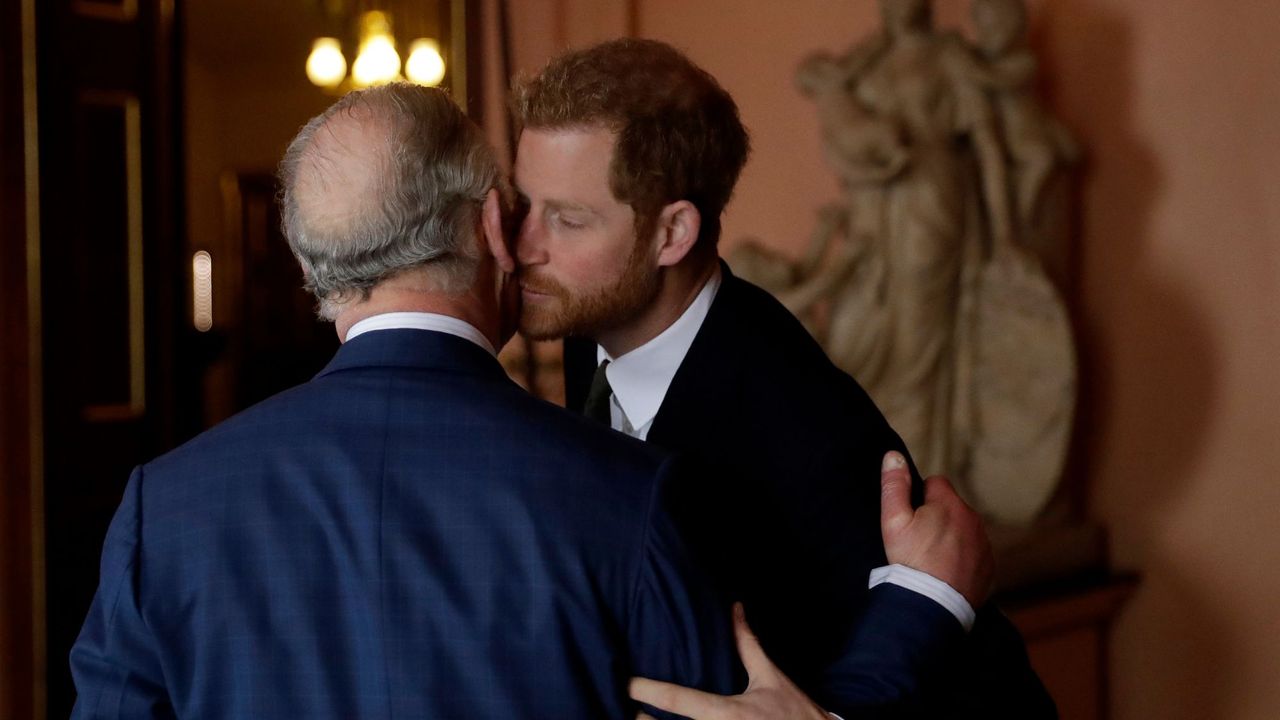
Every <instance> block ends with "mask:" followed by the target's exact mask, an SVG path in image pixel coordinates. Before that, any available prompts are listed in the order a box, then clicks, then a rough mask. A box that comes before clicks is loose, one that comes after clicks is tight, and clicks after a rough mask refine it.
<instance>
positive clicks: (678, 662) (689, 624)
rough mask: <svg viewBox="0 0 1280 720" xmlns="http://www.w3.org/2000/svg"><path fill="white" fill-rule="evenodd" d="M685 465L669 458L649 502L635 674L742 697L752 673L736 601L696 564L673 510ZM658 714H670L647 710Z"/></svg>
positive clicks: (633, 649) (634, 626)
mask: <svg viewBox="0 0 1280 720" xmlns="http://www.w3.org/2000/svg"><path fill="white" fill-rule="evenodd" d="M682 467H683V466H682V465H680V464H678V463H674V462H672V461H668V462H667V463H666V464H665V465H664V467H663V471H662V473H661V476H660V478H659V481H658V483H657V487H656V489H655V491H654V496H653V498H652V500H651V508H650V512H649V522H648V527H647V529H646V537H645V541H644V548H643V551H642V552H643V557H642V559H641V562H640V569H639V573H638V578H637V582H636V587H635V597H634V601H633V603H632V611H631V622H630V627H629V628H628V644H629V647H630V653H631V662H632V668H631V670H632V673H633V674H634V675H637V676H640V677H646V678H650V679H653V680H663V681H666V682H673V683H677V684H679V685H683V686H686V687H693V688H698V689H700V690H705V691H708V692H714V693H717V694H721V695H728V694H734V693H737V692H741V691H742V689H743V688H745V686H746V673H745V671H744V670H743V669H742V666H741V664H740V663H739V661H738V655H737V651H736V649H735V645H734V639H733V628H732V619H731V606H730V603H729V602H728V601H727V600H726V599H725V598H724V597H723V595H721V594H720V593H719V592H718V591H716V590H715V589H713V586H712V584H711V582H710V581H709V580H708V579H707V576H706V575H705V574H704V573H703V572H701V571H700V569H699V568H698V567H696V566H695V563H694V561H693V560H692V558H691V555H690V553H689V552H688V550H687V546H686V544H685V540H684V538H682V536H681V535H680V534H679V532H678V531H677V529H676V525H675V523H674V522H673V521H672V518H671V514H670V512H669V509H668V504H669V502H670V500H669V495H668V492H667V486H668V485H669V484H671V483H673V482H674V483H677V484H678V483H680V482H681V481H680V479H679V478H677V477H675V476H676V475H677V474H679V473H682V472H684V470H683V469H681V468H682ZM647 711H648V712H649V714H651V715H653V716H654V717H671V716H670V715H667V714H665V713H660V712H657V711H655V710H653V709H647Z"/></svg>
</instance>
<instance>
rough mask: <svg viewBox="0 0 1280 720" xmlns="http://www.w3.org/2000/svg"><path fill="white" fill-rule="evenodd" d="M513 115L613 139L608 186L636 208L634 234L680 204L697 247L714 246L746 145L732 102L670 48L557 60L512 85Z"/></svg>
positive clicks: (521, 123) (591, 52)
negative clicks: (599, 131) (603, 131)
mask: <svg viewBox="0 0 1280 720" xmlns="http://www.w3.org/2000/svg"><path fill="white" fill-rule="evenodd" d="M512 111H513V113H514V115H515V122H516V124H517V126H518V127H519V128H520V129H524V128H534V129H550V130H556V129H565V128H581V127H592V126H598V127H605V128H608V129H609V130H612V131H613V132H615V133H617V136H618V141H617V148H616V150H615V152H614V157H613V160H612V164H611V166H610V170H609V176H610V177H609V186H610V189H611V190H612V191H613V194H614V196H615V197H616V198H618V200H620V201H622V202H625V203H627V204H629V205H631V207H632V208H633V209H634V210H635V213H636V223H637V231H638V232H639V233H640V234H641V235H645V234H647V232H646V231H647V230H648V229H649V228H648V226H647V224H648V223H651V222H652V221H654V220H655V219H656V216H657V213H658V211H659V210H661V208H662V207H663V206H664V205H666V204H668V203H671V202H675V201H677V200H688V201H689V202H691V203H693V204H694V206H695V207H697V208H698V213H699V215H700V216H701V221H702V225H701V232H700V233H699V238H698V245H699V246H700V247H702V248H704V249H712V248H714V247H715V245H716V242H717V241H718V240H719V237H720V214H721V213H722V212H723V211H724V207H725V205H727V204H728V202H729V198H730V196H732V194H733V187H734V185H735V184H737V181H738V175H739V174H740V173H741V171H742V167H743V165H745V164H746V161H747V154H748V153H749V151H750V143H749V141H748V138H747V131H746V129H745V128H744V127H743V126H742V121H741V119H740V118H739V117H738V107H737V105H736V104H734V102H733V98H732V97H730V96H729V93H727V92H725V90H724V88H722V87H720V84H719V83H717V82H716V80H715V78H713V77H711V75H710V74H708V73H707V72H706V71H705V70H703V69H701V68H699V67H698V66H697V65H694V64H693V62H692V61H691V60H689V58H687V57H685V56H684V55H683V54H681V53H680V52H679V51H678V50H676V49H675V48H673V47H671V46H670V45H667V44H665V43H661V42H658V41H655V40H641V39H635V38H627V39H622V40H612V41H609V42H606V43H602V44H600V45H596V46H594V47H590V48H586V49H584V50H577V51H573V52H569V53H565V54H563V55H561V56H559V57H557V58H555V59H553V60H552V61H551V62H550V63H549V64H548V65H547V67H546V68H544V69H543V70H542V72H541V73H539V74H538V75H536V76H534V77H532V78H522V79H520V80H518V81H517V82H516V85H515V87H514V91H513V94H512Z"/></svg>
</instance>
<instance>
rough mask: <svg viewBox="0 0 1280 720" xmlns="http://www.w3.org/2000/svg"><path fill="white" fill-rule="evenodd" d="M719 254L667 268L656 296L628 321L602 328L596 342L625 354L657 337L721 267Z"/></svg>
mask: <svg viewBox="0 0 1280 720" xmlns="http://www.w3.org/2000/svg"><path fill="white" fill-rule="evenodd" d="M718 262H719V260H718V257H717V256H716V255H714V254H712V255H711V256H710V257H708V258H703V257H699V258H692V257H690V258H686V259H685V261H684V262H681V263H679V264H677V265H675V266H673V267H669V268H664V269H663V271H662V275H661V279H660V280H659V285H658V294H657V297H655V298H654V299H653V301H652V302H650V303H649V304H648V305H647V306H645V308H644V310H642V311H641V312H640V314H639V315H637V316H636V317H635V318H633V319H632V320H630V321H629V322H627V323H625V324H623V325H620V326H618V327H616V328H612V329H610V330H609V331H607V332H603V333H601V334H600V336H599V337H597V338H596V342H598V343H600V346H601V347H603V348H604V349H605V352H607V353H609V355H611V356H612V357H615V358H616V357H619V356H622V355H625V354H627V353H629V352H631V351H632V350H635V349H636V348H638V347H640V346H641V345H644V344H645V343H647V342H649V341H650V340H652V339H654V338H656V337H658V336H659V335H661V334H662V332H663V331H664V330H666V329H667V328H669V327H671V325H672V323H674V322H675V321H676V320H679V319H680V316H681V315H683V314H684V312H685V310H688V309H689V306H690V305H692V304H693V301H694V298H696V297H698V293H699V292H701V291H702V288H703V286H704V285H706V284H707V281H708V280H710V279H711V276H712V275H714V274H715V272H716V268H718V267H719V264H718Z"/></svg>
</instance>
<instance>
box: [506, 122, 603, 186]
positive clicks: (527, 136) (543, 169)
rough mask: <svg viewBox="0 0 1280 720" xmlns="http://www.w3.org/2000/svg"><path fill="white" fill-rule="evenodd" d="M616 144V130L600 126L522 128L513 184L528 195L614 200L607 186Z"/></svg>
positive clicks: (517, 148)
mask: <svg viewBox="0 0 1280 720" xmlns="http://www.w3.org/2000/svg"><path fill="white" fill-rule="evenodd" d="M616 144H617V133H615V132H613V131H612V130H609V129H607V128H603V127H574V128H556V129H541V128H528V129H525V130H524V131H523V132H521V133H520V141H519V144H518V145H517V147H516V163H515V173H514V174H515V184H516V187H517V188H518V189H519V190H520V192H522V193H524V194H526V195H528V196H530V197H534V194H535V193H536V195H537V196H538V197H546V198H554V199H560V200H566V201H569V200H573V201H577V202H589V201H594V202H604V201H613V202H617V200H616V198H614V197H613V192H612V191H611V190H610V189H609V166H610V164H611V163H612V161H613V152H614V147H615V146H616Z"/></svg>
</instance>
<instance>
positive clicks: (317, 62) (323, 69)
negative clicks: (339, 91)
mask: <svg viewBox="0 0 1280 720" xmlns="http://www.w3.org/2000/svg"><path fill="white" fill-rule="evenodd" d="M346 76H347V59H346V58H345V57H343V56H342V45H340V44H339V43H338V40H337V38H331V37H322V38H316V41H315V42H314V43H312V45H311V55H309V56H308V57H307V79H308V80H310V81H311V82H312V83H314V84H316V85H319V86H320V87H324V88H332V87H337V86H338V85H339V84H340V83H341V82H342V78H344V77H346Z"/></svg>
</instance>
